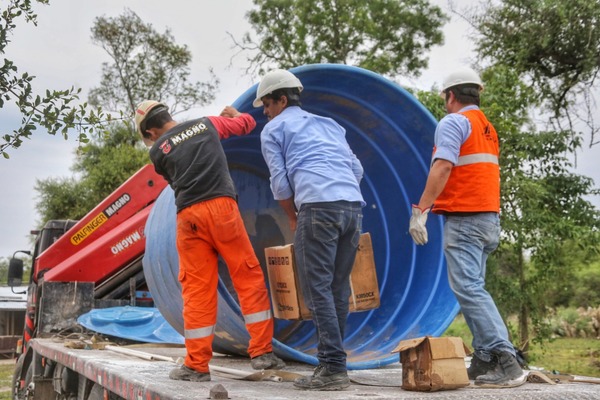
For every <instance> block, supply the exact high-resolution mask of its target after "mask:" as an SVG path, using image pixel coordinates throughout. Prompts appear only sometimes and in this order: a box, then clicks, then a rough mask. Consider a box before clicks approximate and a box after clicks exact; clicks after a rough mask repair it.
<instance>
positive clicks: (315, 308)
mask: <svg viewBox="0 0 600 400" xmlns="http://www.w3.org/2000/svg"><path fill="white" fill-rule="evenodd" d="M361 228H362V210H361V205H360V203H354V202H347V201H336V202H326V203H309V204H303V205H302V206H301V207H300V210H299V212H298V223H297V226H296V234H295V237H294V252H295V258H296V267H297V271H298V278H299V281H300V287H301V289H302V292H303V294H304V299H305V301H306V306H307V307H308V308H309V310H310V312H311V314H312V320H313V322H314V324H315V327H316V332H317V336H318V344H317V351H318V352H317V358H318V359H319V363H320V364H324V365H326V366H327V368H328V370H329V371H330V372H333V373H335V372H342V371H346V352H345V351H344V347H343V340H344V331H345V327H346V319H347V317H348V298H349V297H350V284H349V278H350V272H352V266H353V265H354V259H355V257H356V249H357V247H358V240H359V238H360V231H361Z"/></svg>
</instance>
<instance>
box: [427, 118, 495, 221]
mask: <svg viewBox="0 0 600 400" xmlns="http://www.w3.org/2000/svg"><path fill="white" fill-rule="evenodd" d="M459 114H462V115H464V116H465V117H467V118H468V119H469V122H470V123H471V135H470V136H469V137H468V138H467V140H466V141H465V142H464V143H463V145H462V146H461V147H460V153H459V155H458V162H457V164H456V165H455V166H454V167H453V168H452V172H451V173H450V177H449V178H448V182H447V183H446V186H445V187H444V190H443V191H442V193H441V194H440V195H439V196H438V198H437V199H436V200H435V203H434V205H433V209H432V212H434V213H437V214H444V213H455V212H490V211H491V212H500V167H499V165H498V157H499V155H500V149H499V145H498V135H497V134H496V129H494V127H493V126H492V124H491V123H490V122H489V121H488V120H487V118H486V117H485V115H484V114H483V112H481V111H480V110H468V111H464V112H461V113H459ZM435 151H436V148H435V147H434V149H433V159H434V160H435Z"/></svg>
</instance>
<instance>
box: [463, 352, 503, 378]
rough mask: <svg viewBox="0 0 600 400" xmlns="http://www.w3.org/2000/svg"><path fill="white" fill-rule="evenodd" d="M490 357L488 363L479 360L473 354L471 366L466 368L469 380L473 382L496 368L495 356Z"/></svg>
mask: <svg viewBox="0 0 600 400" xmlns="http://www.w3.org/2000/svg"><path fill="white" fill-rule="evenodd" d="M490 357H491V358H490V361H483V360H482V359H481V358H479V357H477V354H475V353H473V357H472V358H471V365H469V368H467V374H468V375H469V379H470V380H472V381H474V380H475V378H477V377H478V376H481V375H485V374H487V373H488V372H490V371H493V370H494V368H496V364H497V360H496V356H494V355H493V354H492V355H490Z"/></svg>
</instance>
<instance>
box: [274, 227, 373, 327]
mask: <svg viewBox="0 0 600 400" xmlns="http://www.w3.org/2000/svg"><path fill="white" fill-rule="evenodd" d="M265 257H266V260H267V274H268V275H269V287H270V290H271V299H272V301H273V314H274V315H275V318H280V319H302V320H304V319H310V318H311V316H310V311H309V310H308V308H307V307H306V304H305V303H304V296H303V295H302V290H301V289H300V284H299V282H298V276H297V273H296V265H295V261H294V245H292V244H288V245H285V246H275V247H267V248H266V249H265ZM350 290H351V294H350V309H349V311H350V312H358V311H366V310H372V309H374V308H377V307H379V286H378V284H377V271H376V269H375V258H374V256H373V245H372V242H371V235H370V234H369V233H363V234H362V235H361V236H360V241H359V244H358V251H357V253H356V260H355V262H354V266H353V267H352V273H351V275H350Z"/></svg>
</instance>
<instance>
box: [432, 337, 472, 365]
mask: <svg viewBox="0 0 600 400" xmlns="http://www.w3.org/2000/svg"><path fill="white" fill-rule="evenodd" d="M429 346H430V348H431V358H432V359H434V360H442V359H446V358H464V357H466V355H467V354H466V352H465V344H464V342H463V341H462V339H461V338H459V337H445V338H429Z"/></svg>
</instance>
